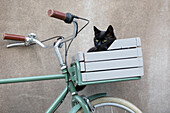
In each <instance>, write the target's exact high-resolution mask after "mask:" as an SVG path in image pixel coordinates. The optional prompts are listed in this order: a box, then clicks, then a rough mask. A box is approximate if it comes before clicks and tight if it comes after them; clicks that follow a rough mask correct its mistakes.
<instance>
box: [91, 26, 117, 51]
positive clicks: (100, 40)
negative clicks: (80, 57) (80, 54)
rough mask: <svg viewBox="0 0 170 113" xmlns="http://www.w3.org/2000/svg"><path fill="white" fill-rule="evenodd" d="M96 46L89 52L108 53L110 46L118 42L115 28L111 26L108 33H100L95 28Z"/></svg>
mask: <svg viewBox="0 0 170 113" xmlns="http://www.w3.org/2000/svg"><path fill="white" fill-rule="evenodd" d="M94 33H95V37H94V45H95V47H92V48H90V49H89V50H88V52H96V51H107V49H108V48H109V46H110V45H111V44H112V43H113V42H114V41H115V40H116V36H115V34H114V31H113V27H112V26H111V25H109V27H108V28H107V30H106V31H100V30H99V29H97V28H96V27H95V26H94Z"/></svg>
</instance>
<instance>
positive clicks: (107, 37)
mask: <svg viewBox="0 0 170 113" xmlns="http://www.w3.org/2000/svg"><path fill="white" fill-rule="evenodd" d="M94 35H95V37H94V45H95V46H94V47H92V48H90V49H89V50H88V51H87V52H96V51H107V49H108V48H109V46H110V45H111V44H112V43H113V42H114V41H115V40H116V36H115V34H114V31H113V27H112V26H111V25H109V27H108V28H107V30H106V31H101V30H99V29H97V28H96V27H95V26H94ZM84 88H85V86H78V85H77V86H76V91H81V90H83V89H84Z"/></svg>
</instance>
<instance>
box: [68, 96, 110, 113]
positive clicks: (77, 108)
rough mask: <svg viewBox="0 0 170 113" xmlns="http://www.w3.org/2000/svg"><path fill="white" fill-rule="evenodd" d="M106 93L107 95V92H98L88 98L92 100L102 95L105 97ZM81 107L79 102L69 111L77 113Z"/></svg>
mask: <svg viewBox="0 0 170 113" xmlns="http://www.w3.org/2000/svg"><path fill="white" fill-rule="evenodd" d="M106 95H107V94H106V93H98V94H94V95H91V96H89V97H88V99H89V100H90V101H92V100H95V99H97V98H100V97H105V96H106ZM80 108H81V106H80V104H77V105H75V106H74V107H73V108H72V109H71V110H70V112H69V113H76V112H77V111H78V110H79V109H80Z"/></svg>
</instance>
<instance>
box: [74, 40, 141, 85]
mask: <svg viewBox="0 0 170 113" xmlns="http://www.w3.org/2000/svg"><path fill="white" fill-rule="evenodd" d="M73 60H74V61H75V60H78V61H79V62H80V67H81V77H80V78H81V80H82V82H93V81H102V80H111V79H120V78H130V77H140V76H143V75H144V70H143V58H142V49H141V40H140V38H139V37H137V38H129V39H119V40H115V42H114V43H113V44H112V45H111V46H110V47H109V48H108V51H101V52H89V53H83V52H79V53H78V54H76V55H75V56H74V57H73Z"/></svg>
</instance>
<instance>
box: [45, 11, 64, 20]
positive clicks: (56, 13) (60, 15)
mask: <svg viewBox="0 0 170 113" xmlns="http://www.w3.org/2000/svg"><path fill="white" fill-rule="evenodd" d="M48 16H50V17H54V18H58V19H60V20H65V19H66V14H65V13H62V12H59V11H56V10H52V9H50V10H48Z"/></svg>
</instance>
